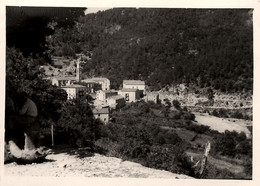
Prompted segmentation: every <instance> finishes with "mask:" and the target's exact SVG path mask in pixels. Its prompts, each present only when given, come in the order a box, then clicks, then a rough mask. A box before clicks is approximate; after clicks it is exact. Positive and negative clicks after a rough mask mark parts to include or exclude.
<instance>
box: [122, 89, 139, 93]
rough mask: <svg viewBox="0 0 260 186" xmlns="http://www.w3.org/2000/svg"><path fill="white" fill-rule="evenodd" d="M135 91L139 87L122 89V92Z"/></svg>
mask: <svg viewBox="0 0 260 186" xmlns="http://www.w3.org/2000/svg"><path fill="white" fill-rule="evenodd" d="M135 91H137V89H135V88H123V89H122V90H121V92H135Z"/></svg>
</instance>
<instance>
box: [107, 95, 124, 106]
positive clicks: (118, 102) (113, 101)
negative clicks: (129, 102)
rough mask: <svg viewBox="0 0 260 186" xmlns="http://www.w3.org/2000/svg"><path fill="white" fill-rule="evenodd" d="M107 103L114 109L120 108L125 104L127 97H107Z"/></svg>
mask: <svg viewBox="0 0 260 186" xmlns="http://www.w3.org/2000/svg"><path fill="white" fill-rule="evenodd" d="M107 105H108V106H109V107H110V108H113V109H119V108H122V107H123V106H125V99H124V97H123V96H121V95H117V96H112V97H110V98H108V99H107Z"/></svg>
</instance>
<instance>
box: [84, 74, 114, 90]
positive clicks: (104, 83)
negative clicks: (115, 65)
mask: <svg viewBox="0 0 260 186" xmlns="http://www.w3.org/2000/svg"><path fill="white" fill-rule="evenodd" d="M81 81H82V82H86V83H90V82H92V83H98V84H100V85H101V88H102V90H110V80H109V79H107V78H99V77H95V78H89V79H83V80H81Z"/></svg>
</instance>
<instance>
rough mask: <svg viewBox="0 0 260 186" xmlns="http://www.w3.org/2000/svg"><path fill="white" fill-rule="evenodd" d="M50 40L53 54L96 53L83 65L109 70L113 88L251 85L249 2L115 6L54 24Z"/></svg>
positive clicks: (88, 70)
mask: <svg viewBox="0 0 260 186" xmlns="http://www.w3.org/2000/svg"><path fill="white" fill-rule="evenodd" d="M47 43H48V46H49V50H50V53H51V54H52V55H59V56H74V55H75V53H80V52H83V53H85V54H87V55H89V54H90V53H91V54H92V60H90V61H88V62H87V63H86V65H85V66H84V70H83V72H84V73H85V74H87V75H88V76H105V77H108V78H109V79H110V80H111V82H112V88H118V87H119V85H120V84H121V83H122V80H123V79H141V80H144V81H145V82H146V84H147V85H148V86H149V88H151V89H152V90H159V89H161V88H163V87H165V86H166V85H172V84H176V83H187V84H189V83H193V84H195V85H198V86H199V87H201V88H203V87H211V88H214V89H216V90H220V91H223V92H225V91H227V92H240V91H249V90H252V85H253V25H252V10H249V9H207V10H205V9H148V8H140V9H135V8H127V9H123V8H115V9H110V10H107V11H104V12H98V13H96V14H88V15H85V16H81V17H80V18H79V19H78V20H77V23H76V24H74V25H73V26H71V27H66V28H65V27H60V28H58V27H57V29H56V28H55V32H54V34H53V35H51V36H49V37H48V38H47Z"/></svg>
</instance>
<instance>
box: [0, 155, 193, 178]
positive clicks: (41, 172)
mask: <svg viewBox="0 0 260 186" xmlns="http://www.w3.org/2000/svg"><path fill="white" fill-rule="evenodd" d="M46 159H47V161H46V162H43V163H39V164H27V165H18V164H16V163H10V164H6V165H4V172H5V175H6V176H54V177H65V176H81V177H109V178H118V177H121V178H168V179H169V178H170V179H187V178H191V177H189V176H186V175H179V174H174V173H171V172H167V171H162V170H156V169H151V168H147V167H144V166H142V165H140V164H138V163H133V162H129V161H122V160H121V159H119V158H114V157H106V156H103V155H100V154H95V155H94V156H92V157H85V158H78V157H77V156H76V155H69V154H67V153H60V154H50V155H48V156H47V157H46Z"/></svg>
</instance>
